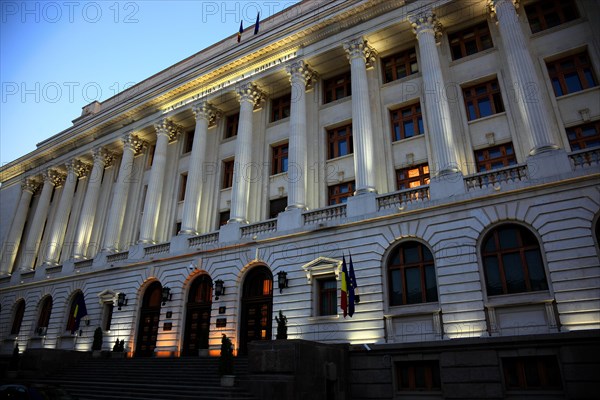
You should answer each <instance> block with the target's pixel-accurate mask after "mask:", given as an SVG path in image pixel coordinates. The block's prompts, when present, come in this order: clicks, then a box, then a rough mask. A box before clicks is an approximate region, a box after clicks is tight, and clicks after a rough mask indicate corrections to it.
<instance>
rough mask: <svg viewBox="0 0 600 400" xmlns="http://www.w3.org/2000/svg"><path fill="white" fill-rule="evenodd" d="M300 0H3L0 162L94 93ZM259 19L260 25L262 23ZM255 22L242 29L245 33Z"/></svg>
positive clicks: (66, 121)
mask: <svg viewBox="0 0 600 400" xmlns="http://www.w3.org/2000/svg"><path fill="white" fill-rule="evenodd" d="M297 2H298V0H295V1H294V0H272V1H262V0H261V1H250V0H240V1H232V0H226V1H223V0H219V1H205V0H185V1H177V0H169V1H167V0H162V1H161V0H142V1H139V0H137V1H115V0H108V1H104V0H98V1H77V0H64V1H62V0H58V1H10V0H2V1H1V2H0V7H1V21H0V23H1V26H0V27H1V31H0V82H1V85H2V88H1V102H0V165H4V164H7V163H9V162H11V161H13V160H15V159H17V158H19V157H21V156H23V155H25V154H27V153H29V152H31V151H33V150H35V148H36V144H37V143H39V142H41V141H43V140H44V139H47V138H49V137H51V136H53V135H55V134H57V133H59V132H61V131H63V130H64V129H66V128H69V127H70V126H71V125H72V123H71V121H72V120H73V119H75V118H77V117H78V116H80V115H81V108H82V107H83V106H85V105H86V104H88V103H90V102H92V101H94V100H98V101H100V102H102V101H104V100H106V99H108V98H110V97H112V96H114V95H115V94H117V93H118V92H120V91H122V90H123V89H126V88H127V87H130V86H132V85H133V84H135V83H138V82H141V81H143V80H144V79H146V78H148V77H150V76H152V75H154V74H156V73H157V72H159V71H162V70H163V69H165V68H167V67H169V66H171V65H173V64H175V63H177V62H178V61H181V60H183V59H185V58H187V57H189V56H191V55H193V54H195V53H197V52H198V51H200V50H202V49H204V48H206V47H208V46H210V45H212V44H214V43H216V42H219V41H220V40H222V39H225V38H226V37H228V36H232V35H233V36H232V37H231V40H232V43H235V42H236V38H235V35H236V34H237V31H238V29H239V26H240V20H243V21H244V28H246V29H247V28H251V27H253V26H254V22H255V20H256V14H257V12H260V18H261V20H263V19H265V18H267V17H269V16H271V15H273V14H275V13H277V12H279V11H282V10H284V9H285V8H287V7H290V6H292V5H293V4H295V3H297ZM262 27H264V25H262V26H261V28H262ZM251 35H252V30H247V31H246V32H245V33H244V36H243V37H242V40H243V39H244V38H248V37H249V36H251Z"/></svg>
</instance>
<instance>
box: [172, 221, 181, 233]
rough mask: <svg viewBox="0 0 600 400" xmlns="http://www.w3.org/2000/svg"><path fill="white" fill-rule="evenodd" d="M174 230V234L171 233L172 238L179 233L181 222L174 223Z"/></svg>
mask: <svg viewBox="0 0 600 400" xmlns="http://www.w3.org/2000/svg"><path fill="white" fill-rule="evenodd" d="M174 228H175V229H174V230H175V232H173V236H176V235H177V234H179V232H181V221H179V222H176V223H175V227H174Z"/></svg>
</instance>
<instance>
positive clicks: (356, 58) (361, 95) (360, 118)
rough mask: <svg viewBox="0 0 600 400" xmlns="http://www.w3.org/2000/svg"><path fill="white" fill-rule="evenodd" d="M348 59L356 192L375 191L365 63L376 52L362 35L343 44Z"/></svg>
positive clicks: (372, 58)
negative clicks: (350, 81)
mask: <svg viewBox="0 0 600 400" xmlns="http://www.w3.org/2000/svg"><path fill="white" fill-rule="evenodd" d="M344 49H345V50H346V53H347V55H348V59H349V60H350V73H351V76H352V78H351V79H352V138H353V142H354V171H355V182H356V192H355V193H354V194H355V195H360V194H363V193H369V192H377V190H376V188H375V186H376V185H375V152H374V143H373V125H372V124H371V106H370V101H369V85H368V83H367V62H373V61H374V58H375V53H374V51H373V49H371V48H370V47H369V46H368V45H367V43H366V41H365V40H364V39H362V38H360V39H356V40H352V41H350V42H347V43H344Z"/></svg>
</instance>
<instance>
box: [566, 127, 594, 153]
mask: <svg viewBox="0 0 600 400" xmlns="http://www.w3.org/2000/svg"><path fill="white" fill-rule="evenodd" d="M567 138H569V144H570V145H571V150H573V151H575V150H582V149H589V148H594V147H600V121H596V122H592V123H590V124H584V125H578V126H573V127H571V128H567Z"/></svg>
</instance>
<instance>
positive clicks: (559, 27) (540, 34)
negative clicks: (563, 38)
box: [527, 17, 587, 40]
mask: <svg viewBox="0 0 600 400" xmlns="http://www.w3.org/2000/svg"><path fill="white" fill-rule="evenodd" d="M585 21H587V18H582V17H579V18H576V19H574V20H572V21H569V22H565V23H564V24H560V25H556V26H553V27H552V28H548V29H544V30H542V31H539V32H536V33H532V34H531V39H532V40H535V39H537V38H539V37H543V36H546V35H548V34H551V33H554V32H558V31H561V30H563V29H566V28H570V27H572V26H575V25H579V24H581V23H583V22H585ZM527 27H528V28H529V32H531V26H530V25H529V23H527Z"/></svg>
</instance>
